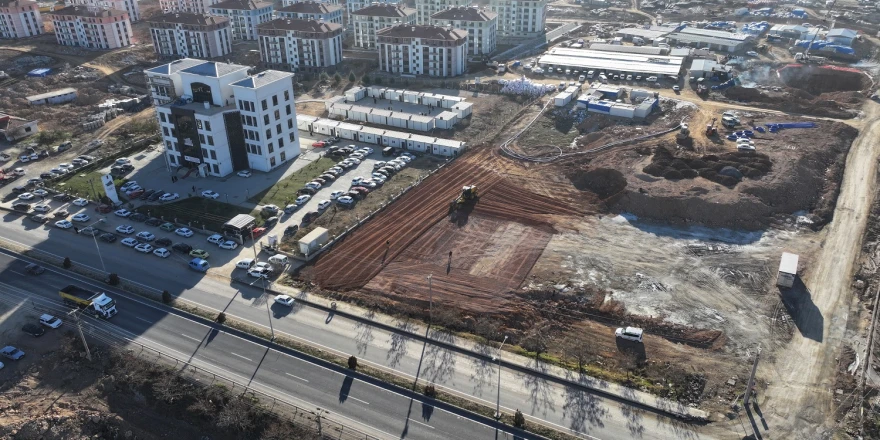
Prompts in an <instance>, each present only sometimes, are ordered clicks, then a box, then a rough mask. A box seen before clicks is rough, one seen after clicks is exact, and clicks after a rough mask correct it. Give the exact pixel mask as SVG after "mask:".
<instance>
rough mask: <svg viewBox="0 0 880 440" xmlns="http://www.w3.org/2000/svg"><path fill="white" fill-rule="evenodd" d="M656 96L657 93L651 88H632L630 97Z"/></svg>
mask: <svg viewBox="0 0 880 440" xmlns="http://www.w3.org/2000/svg"><path fill="white" fill-rule="evenodd" d="M656 96H657V93H656V92H652V91H650V90H644V89H632V90H630V91H629V97H630V98H632V99H642V98H654V97H656Z"/></svg>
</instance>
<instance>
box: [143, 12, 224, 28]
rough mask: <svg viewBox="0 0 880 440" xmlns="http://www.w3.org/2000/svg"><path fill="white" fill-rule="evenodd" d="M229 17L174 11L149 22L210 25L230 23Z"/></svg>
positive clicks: (148, 21)
mask: <svg viewBox="0 0 880 440" xmlns="http://www.w3.org/2000/svg"><path fill="white" fill-rule="evenodd" d="M228 22H229V19H228V18H226V17H220V16H216V15H202V14H190V13H188V12H172V13H168V14H162V15H159V16H156V17H153V18H151V19H149V20H147V23H150V24H152V23H156V24H162V23H174V24H191V25H196V26H209V25H213V24H220V23H228Z"/></svg>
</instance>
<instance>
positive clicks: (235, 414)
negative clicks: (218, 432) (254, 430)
mask: <svg viewBox="0 0 880 440" xmlns="http://www.w3.org/2000/svg"><path fill="white" fill-rule="evenodd" d="M253 422H254V418H253V415H252V414H251V407H250V405H248V403H247V402H246V401H245V400H244V399H242V398H241V397H238V398H235V399H233V400H231V401H229V403H227V404H226V406H225V407H223V410H222V411H220V414H218V415H217V422H216V423H217V426H218V427H220V428H233V429H237V430H239V431H246V430H247V429H248V428H250V427H251V426H252V425H253Z"/></svg>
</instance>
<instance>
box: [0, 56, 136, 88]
mask: <svg viewBox="0 0 880 440" xmlns="http://www.w3.org/2000/svg"><path fill="white" fill-rule="evenodd" d="M0 49H5V50H12V51H15V52H21V53H27V54H33V55H43V56H47V57H52V58H55V59H58V60H62V61H66V62H68V63H70V64H71V65H74V66H83V67H88V68H90V69H95V70H97V71H99V72H101V73H103V74H104V75H107V77H109V78H110V79H112V80H113V81H114V82H116V83H118V84H122V85H125V86H129V87H131V88H133V89H135V90H137V91H138V92H140V93H146V92H147V89H146V88H144V87H139V86H136V85H132V84H130V83H128V82H127V81H125V80H123V79H122V77H121V76H120V75H119V69H114V68H112V67H110V66H106V65H104V64H98V63H92V62H88V61H87V62H85V63H84V62H82V58H79V57H76V56H73V55H65V54H59V53H55V52H50V51H45V50H40V49H39V48H36V47H15V46H0Z"/></svg>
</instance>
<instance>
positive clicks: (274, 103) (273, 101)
mask: <svg viewBox="0 0 880 440" xmlns="http://www.w3.org/2000/svg"><path fill="white" fill-rule="evenodd" d="M272 105H278V95H272Z"/></svg>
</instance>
